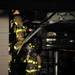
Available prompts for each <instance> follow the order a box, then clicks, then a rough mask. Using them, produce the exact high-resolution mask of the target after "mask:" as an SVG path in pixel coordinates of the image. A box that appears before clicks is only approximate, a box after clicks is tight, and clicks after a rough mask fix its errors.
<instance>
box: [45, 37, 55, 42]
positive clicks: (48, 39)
mask: <svg viewBox="0 0 75 75" xmlns="http://www.w3.org/2000/svg"><path fill="white" fill-rule="evenodd" d="M46 41H47V42H49V41H56V39H53V38H47V39H46Z"/></svg>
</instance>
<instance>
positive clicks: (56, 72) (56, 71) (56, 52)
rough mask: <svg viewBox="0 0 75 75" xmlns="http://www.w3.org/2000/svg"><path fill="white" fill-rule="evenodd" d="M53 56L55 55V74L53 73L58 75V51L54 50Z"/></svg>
mask: <svg viewBox="0 0 75 75" xmlns="http://www.w3.org/2000/svg"><path fill="white" fill-rule="evenodd" d="M54 56H55V66H54V67H55V72H54V73H55V74H54V75H58V51H55V52H54Z"/></svg>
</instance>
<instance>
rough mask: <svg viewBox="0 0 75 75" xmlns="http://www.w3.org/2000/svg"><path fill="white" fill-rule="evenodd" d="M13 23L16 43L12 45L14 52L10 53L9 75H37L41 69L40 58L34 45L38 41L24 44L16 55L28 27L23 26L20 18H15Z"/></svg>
mask: <svg viewBox="0 0 75 75" xmlns="http://www.w3.org/2000/svg"><path fill="white" fill-rule="evenodd" d="M14 23H15V26H14V27H13V32H14V33H15V34H16V42H15V44H14V49H13V50H14V51H12V52H13V53H12V59H13V60H12V61H13V62H12V63H11V72H12V74H11V75H37V72H38V71H39V70H40V68H41V57H40V55H39V54H38V53H37V50H38V47H37V45H35V44H36V43H37V41H38V40H37V41H36V43H35V42H34V39H31V40H32V41H29V42H28V43H26V44H24V45H23V47H22V48H21V51H20V53H19V54H17V52H18V50H19V48H20V46H21V45H22V43H23V41H24V40H25V38H26V37H27V35H28V33H27V29H28V27H27V26H26V25H23V21H22V18H21V17H20V16H16V17H15V19H14Z"/></svg>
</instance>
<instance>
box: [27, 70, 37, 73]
mask: <svg viewBox="0 0 75 75" xmlns="http://www.w3.org/2000/svg"><path fill="white" fill-rule="evenodd" d="M36 71H37V70H36V69H32V70H27V69H26V72H28V73H32V72H36Z"/></svg>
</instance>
